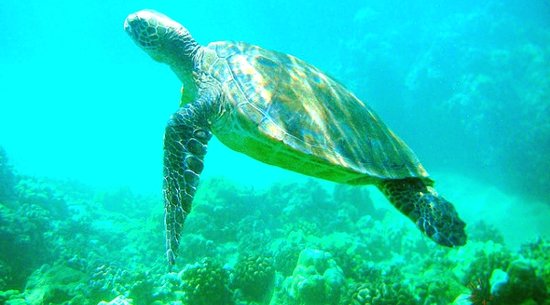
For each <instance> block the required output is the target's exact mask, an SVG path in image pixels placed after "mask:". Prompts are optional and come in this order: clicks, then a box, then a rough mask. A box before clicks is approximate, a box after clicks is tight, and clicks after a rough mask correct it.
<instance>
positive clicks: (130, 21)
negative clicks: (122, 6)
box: [124, 14, 138, 39]
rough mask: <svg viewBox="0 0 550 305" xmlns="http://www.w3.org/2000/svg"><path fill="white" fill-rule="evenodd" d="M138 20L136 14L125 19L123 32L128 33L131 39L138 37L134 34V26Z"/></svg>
mask: <svg viewBox="0 0 550 305" xmlns="http://www.w3.org/2000/svg"><path fill="white" fill-rule="evenodd" d="M137 19H138V16H137V15H136V14H131V15H128V17H126V19H125V20H124V31H125V32H126V33H128V35H130V36H131V37H132V38H133V39H136V38H137V37H138V35H137V33H136V32H135V26H132V25H135V23H136V20H137Z"/></svg>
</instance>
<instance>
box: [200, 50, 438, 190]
mask: <svg viewBox="0 0 550 305" xmlns="http://www.w3.org/2000/svg"><path fill="white" fill-rule="evenodd" d="M207 49H210V50H213V51H214V52H211V51H209V52H210V57H209V56H205V58H207V59H204V60H203V61H204V63H203V71H204V70H206V71H207V73H208V74H209V75H211V76H212V77H214V78H215V79H216V80H217V82H218V83H219V85H220V86H221V88H222V89H221V90H222V96H223V99H222V103H224V105H223V109H225V113H223V114H222V115H221V116H220V119H219V120H216V121H215V122H214V123H213V126H212V130H213V133H214V134H215V135H216V136H217V137H218V138H219V140H220V141H221V142H222V143H224V144H225V145H227V146H229V147H230V148H232V149H234V150H237V151H240V152H243V153H245V154H247V155H250V156H252V157H254V158H256V159H258V160H260V161H262V162H265V163H269V164H273V165H276V166H279V167H283V168H286V169H290V170H293V171H297V172H300V173H303V174H306V175H310V176H315V177H319V178H324V179H328V180H332V181H336V182H343V183H350V184H369V183H374V184H376V183H377V182H379V181H380V180H381V179H401V178H408V177H419V178H423V179H425V180H427V181H430V180H429V178H428V174H427V172H426V171H425V169H424V167H423V166H422V165H421V164H420V162H419V161H418V159H417V157H416V156H415V154H414V153H413V152H412V151H411V149H410V148H409V147H408V146H407V145H406V144H405V143H404V142H403V141H402V140H401V139H399V138H398V137H397V136H396V135H395V134H394V133H393V132H392V131H391V130H390V129H389V128H388V127H386V125H385V124H384V123H383V122H382V121H381V120H380V118H379V117H378V116H377V115H376V114H375V113H374V112H373V111H372V110H371V109H370V108H369V106H367V105H366V104H365V103H363V102H362V101H360V100H359V99H358V98H357V97H355V96H354V95H353V94H352V93H351V92H350V91H348V90H347V89H346V88H345V87H344V86H343V85H341V84H340V83H338V82H337V81H335V80H334V79H332V78H331V77H329V76H327V75H326V74H324V73H323V72H321V71H320V70H319V69H317V68H315V67H314V66H312V65H310V64H308V63H306V62H304V61H302V60H300V59H298V58H296V57H294V56H291V55H287V54H283V53H279V52H274V51H269V50H265V49H263V48H260V47H257V46H252V45H248V44H245V43H233V42H215V43H211V44H209V45H208V47H207ZM208 58H210V59H208Z"/></svg>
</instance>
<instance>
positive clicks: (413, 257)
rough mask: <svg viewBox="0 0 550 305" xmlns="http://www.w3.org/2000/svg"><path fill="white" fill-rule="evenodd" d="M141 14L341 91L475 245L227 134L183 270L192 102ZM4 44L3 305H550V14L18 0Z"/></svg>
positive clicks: (215, 153)
mask: <svg viewBox="0 0 550 305" xmlns="http://www.w3.org/2000/svg"><path fill="white" fill-rule="evenodd" d="M144 8H149V9H154V10H157V11H159V12H162V13H164V14H166V15H168V16H170V17H171V18H173V19H175V20H177V21H179V22H181V23H182V24H183V25H184V26H185V27H187V28H188V29H189V31H190V32H191V34H192V35H193V37H194V38H195V39H196V40H197V41H198V42H199V43H200V44H202V45H206V44H207V43H209V42H211V41H219V40H234V41H245V42H248V43H251V44H255V45H259V46H262V47H264V48H266V49H270V50H277V51H281V52H284V53H288V54H292V55H294V56H297V57H299V58H301V59H303V60H305V61H307V62H309V63H311V64H313V65H315V66H316V67H318V68H320V69H322V70H323V71H325V72H326V73H327V74H329V75H331V76H333V77H334V78H336V79H338V80H339V81H340V82H341V83H342V84H343V85H345V86H346V87H347V88H348V89H349V90H350V91H352V92H353V93H354V94H356V96H357V97H359V98H360V99H361V100H363V101H364V102H366V103H367V104H368V105H369V106H371V107H372V108H373V109H374V110H375V111H376V113H377V114H379V115H380V117H381V118H382V119H383V121H384V122H385V123H386V124H387V125H388V126H389V127H390V128H391V129H392V130H393V131H394V132H395V133H396V134H397V135H399V136H400V137H401V138H402V139H403V140H404V141H405V142H406V143H407V144H408V145H409V146H410V147H411V148H412V150H413V151H414V152H415V153H416V154H417V156H418V157H419V159H420V161H421V162H422V164H423V165H424V166H425V167H426V169H427V170H428V172H429V173H430V174H431V176H432V178H433V179H434V180H435V181H436V188H437V190H438V192H440V194H442V195H444V196H445V198H447V199H448V200H449V201H451V202H452V203H453V204H454V205H455V207H456V209H457V211H458V213H459V214H460V215H461V217H462V219H463V220H464V221H465V222H466V224H467V226H466V232H467V234H468V236H469V239H468V243H467V244H466V245H465V246H463V247H458V248H452V249H449V248H446V247H441V246H438V245H436V244H435V243H433V242H432V241H431V240H429V239H428V238H426V237H424V236H423V235H422V234H421V233H420V231H419V230H418V229H416V228H415V225H414V224H413V223H412V222H411V221H409V220H408V219H407V218H406V217H405V216H403V215H401V214H400V213H399V212H398V211H397V210H395V209H394V208H393V207H392V206H391V204H390V203H389V202H388V201H387V199H385V198H384V197H383V195H382V194H381V193H380V192H379V191H378V190H377V189H376V188H375V187H373V186H361V187H357V186H355V187H352V186H345V185H338V184H334V183H330V182H326V181H322V180H319V179H314V178H310V177H305V176H303V175H299V174H296V173H292V172H289V171H286V170H283V169H279V168H276V167H273V166H269V165H266V164H263V163H260V162H258V161H255V160H253V159H251V158H249V157H247V156H246V155H243V154H239V153H237V152H234V151H231V150H230V149H228V148H226V147H225V146H223V144H221V143H220V142H219V141H218V140H217V139H215V137H214V138H213V139H212V140H211V141H210V143H209V146H208V154H207V156H206V159H205V170H204V172H203V174H202V176H201V184H200V186H199V190H198V193H197V195H196V198H195V201H194V208H193V212H192V213H191V214H190V215H189V217H188V220H187V222H186V226H185V229H184V232H183V237H182V244H181V247H180V248H181V249H180V254H179V257H178V262H177V265H176V266H174V267H173V268H171V269H169V268H168V264H167V262H166V261H165V257H164V251H165V250H164V227H163V208H162V206H163V203H162V190H161V188H162V139H163V133H164V128H165V125H166V122H167V120H168V118H169V117H170V115H171V114H172V113H174V112H175V111H176V110H177V109H178V106H179V100H180V87H181V84H180V81H179V80H178V79H177V77H176V76H175V74H174V73H173V72H172V71H171V70H170V69H169V68H168V67H167V66H165V65H162V64H160V63H157V62H155V61H153V60H151V58H150V57H149V56H147V54H145V53H144V52H143V51H142V50H140V49H139V48H138V47H137V46H136V45H135V44H134V43H133V42H132V41H131V39H130V38H129V37H128V35H127V34H126V33H125V32H124V30H123V22H124V19H125V18H126V16H127V15H128V14H130V13H133V12H135V11H138V10H140V9H144ZM0 26H1V28H2V35H1V36H0V37H1V38H2V39H0V238H1V239H0V304H93V305H95V304H98V303H100V302H102V301H104V302H111V301H112V303H111V304H115V303H116V302H119V303H121V304H157V305H158V304H184V305H204V304H209V305H224V304H270V305H278V304H288V305H291V304H299V305H325V304H326V305H328V304H331V305H332V304H345V305H352V304H353V305H366V304H407V305H409V304H413V305H414V304H423V305H428V304H474V305H478V304H485V305H487V304H524V305H525V304H550V297H549V294H548V293H549V291H550V255H549V254H548V253H550V241H549V238H550V192H549V191H548V185H549V182H550V158H549V157H548V151H549V150H550V119H549V118H550V3H548V2H547V1H543V0H533V1H529V2H523V1H503V0H491V1H486V2H484V3H479V1H461V2H456V3H445V2H442V1H435V2H429V1H397V0H395V1H393V0H392V1H385V2H371V1H358V0H344V1H340V2H333V1H315V2H314V1H302V2H300V1H286V0H285V1H273V0H266V1H262V2H261V3H260V2H258V3H251V2H248V1H241V0H237V1H202V2H199V1H197V2H196V3H195V2H189V1H185V2H183V1H163V2H162V3H155V2H152V1H127V2H124V3H115V2H107V1H79V2H74V1H73V2H71V1H54V0H47V1H36V0H29V1H16V0H4V1H2V3H1V4H0ZM113 300H116V301H113ZM119 303H116V304H119Z"/></svg>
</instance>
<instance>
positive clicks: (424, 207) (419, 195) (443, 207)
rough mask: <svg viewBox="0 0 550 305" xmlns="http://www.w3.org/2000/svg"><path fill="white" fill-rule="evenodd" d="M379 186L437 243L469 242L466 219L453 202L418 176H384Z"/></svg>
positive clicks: (455, 244) (447, 244)
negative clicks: (440, 194)
mask: <svg viewBox="0 0 550 305" xmlns="http://www.w3.org/2000/svg"><path fill="white" fill-rule="evenodd" d="M378 188H379V189H380V190H381V191H382V193H384V195H386V197H387V198H388V200H389V201H390V202H391V203H392V204H393V205H394V206H395V207H396V208H397V209H398V210H399V211H400V212H401V213H403V214H405V215H407V217H409V218H410V219H411V220H412V221H413V222H414V223H415V224H416V226H417V227H418V228H419V229H420V231H422V232H423V233H424V234H426V235H427V236H428V237H429V238H431V239H432V240H433V241H435V242H436V243H438V244H440V245H443V246H447V247H457V246H462V245H464V244H465V243H466V233H465V231H464V227H465V225H466V224H465V223H464V221H462V220H461V219H460V217H459V216H458V213H457V212H456V210H455V208H454V206H453V205H452V204H451V203H450V202H449V201H447V200H445V198H443V197H442V196H439V195H438V194H437V192H436V191H435V190H434V189H433V187H431V186H428V185H426V183H425V182H424V181H423V180H421V179H418V178H407V179H395V180H393V179H392V180H384V181H383V182H382V183H380V184H379V185H378Z"/></svg>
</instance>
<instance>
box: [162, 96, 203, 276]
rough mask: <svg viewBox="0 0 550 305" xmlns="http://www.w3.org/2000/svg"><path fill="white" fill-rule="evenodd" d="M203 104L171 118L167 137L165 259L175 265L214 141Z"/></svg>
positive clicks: (165, 144) (189, 107) (194, 104)
mask: <svg viewBox="0 0 550 305" xmlns="http://www.w3.org/2000/svg"><path fill="white" fill-rule="evenodd" d="M202 108H203V107H202V105H201V104H200V103H192V104H188V105H187V106H185V107H182V108H181V109H180V110H179V111H178V112H176V113H175V114H173V115H172V117H171V118H170V121H169V122H168V126H166V131H165V134H164V209H165V213H164V224H165V227H166V256H167V259H168V262H169V263H170V264H171V265H174V264H175V260H176V253H177V249H178V247H179V238H180V234H181V231H182V229H183V224H184V222H185V218H186V217H187V214H189V212H190V211H191V204H192V202H193V196H194V195H195V192H196V190H197V186H198V184H199V175H200V173H201V172H202V169H203V159H204V156H205V155H206V145H207V144H208V140H210V138H211V137H212V134H211V133H210V131H209V127H208V121H207V119H206V117H205V113H206V112H205V111H204V110H203V109H202Z"/></svg>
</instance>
